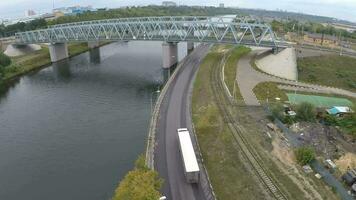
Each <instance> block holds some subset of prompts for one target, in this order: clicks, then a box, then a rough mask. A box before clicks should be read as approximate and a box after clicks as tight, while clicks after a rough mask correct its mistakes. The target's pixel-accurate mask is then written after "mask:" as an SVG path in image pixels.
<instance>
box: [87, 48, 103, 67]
mask: <svg viewBox="0 0 356 200" xmlns="http://www.w3.org/2000/svg"><path fill="white" fill-rule="evenodd" d="M89 60H90V63H93V64H99V63H100V62H101V59H100V48H94V49H90V50H89Z"/></svg>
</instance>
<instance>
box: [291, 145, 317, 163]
mask: <svg viewBox="0 0 356 200" xmlns="http://www.w3.org/2000/svg"><path fill="white" fill-rule="evenodd" d="M294 154H295V157H296V159H297V162H298V163H299V164H300V165H306V164H308V163H310V162H311V161H312V160H314V159H315V153H314V150H313V149H312V148H310V147H301V148H298V149H296V150H295V151H294Z"/></svg>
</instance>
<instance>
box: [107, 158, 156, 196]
mask: <svg viewBox="0 0 356 200" xmlns="http://www.w3.org/2000/svg"><path fill="white" fill-rule="evenodd" d="M161 186H162V180H161V179H160V178H159V177H158V173H157V172H156V171H153V170H150V169H148V168H147V166H146V165H145V159H144V157H143V156H140V157H139V158H138V160H137V161H136V163H135V169H134V170H132V171H130V172H128V174H127V175H126V176H125V177H124V179H123V180H122V181H121V182H120V184H119V187H118V188H117V189H116V190H115V195H114V197H113V198H112V200H122V199H125V200H157V199H159V198H160V196H161V195H160V193H159V190H160V188H161Z"/></svg>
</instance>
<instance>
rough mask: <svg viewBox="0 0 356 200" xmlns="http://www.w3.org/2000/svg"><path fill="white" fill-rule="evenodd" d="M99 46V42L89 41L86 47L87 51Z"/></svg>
mask: <svg viewBox="0 0 356 200" xmlns="http://www.w3.org/2000/svg"><path fill="white" fill-rule="evenodd" d="M99 46H100V44H99V41H89V42H88V47H89V49H94V48H98V47H99Z"/></svg>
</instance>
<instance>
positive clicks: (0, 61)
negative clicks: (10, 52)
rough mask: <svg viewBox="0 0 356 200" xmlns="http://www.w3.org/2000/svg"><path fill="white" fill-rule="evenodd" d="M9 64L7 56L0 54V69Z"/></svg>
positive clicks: (9, 60)
mask: <svg viewBox="0 0 356 200" xmlns="http://www.w3.org/2000/svg"><path fill="white" fill-rule="evenodd" d="M10 64H11V59H10V58H9V56H7V55H5V54H3V53H0V67H7V66H9V65H10Z"/></svg>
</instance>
